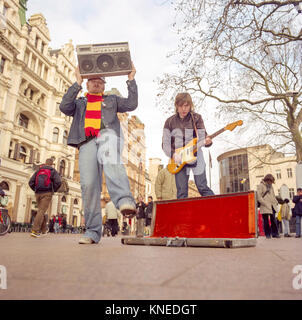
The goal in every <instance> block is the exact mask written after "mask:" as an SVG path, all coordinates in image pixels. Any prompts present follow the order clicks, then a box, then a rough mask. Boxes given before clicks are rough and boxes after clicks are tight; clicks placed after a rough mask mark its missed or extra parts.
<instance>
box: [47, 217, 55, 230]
mask: <svg viewBox="0 0 302 320" xmlns="http://www.w3.org/2000/svg"><path fill="white" fill-rule="evenodd" d="M54 217H55V216H54V215H52V216H51V218H50V220H49V223H48V228H49V232H54Z"/></svg>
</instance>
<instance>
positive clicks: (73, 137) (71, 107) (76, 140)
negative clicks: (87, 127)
mask: <svg viewBox="0 0 302 320" xmlns="http://www.w3.org/2000/svg"><path fill="white" fill-rule="evenodd" d="M127 85H128V98H122V97H119V96H116V95H108V96H106V95H104V102H103V103H102V112H101V123H102V128H106V129H111V130H113V131H114V132H115V133H116V135H117V136H118V137H120V138H123V136H122V134H123V133H122V130H121V126H120V122H119V119H118V117H117V113H118V112H129V111H133V110H135V109H136V108H137V105H138V95H137V85H136V82H135V80H131V81H129V80H128V81H127ZM81 89H82V86H80V85H79V84H78V83H77V82H75V83H74V84H73V85H72V86H71V87H70V88H69V89H68V90H67V92H66V93H65V95H64V96H63V99H62V102H61V104H60V110H61V111H62V112H63V113H64V114H66V115H67V116H71V117H73V121H72V124H71V127H70V132H69V136H68V139H67V144H68V145H69V146H73V147H78V145H79V144H81V143H83V142H84V141H85V140H86V137H85V131H84V124H85V114H86V105H87V99H86V98H84V97H81V98H79V99H77V95H78V93H79V92H80V90H81Z"/></svg>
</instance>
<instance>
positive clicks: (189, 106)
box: [162, 92, 214, 199]
mask: <svg viewBox="0 0 302 320" xmlns="http://www.w3.org/2000/svg"><path fill="white" fill-rule="evenodd" d="M174 105H175V114H174V115H173V116H171V117H169V118H168V119H167V120H166V122H165V125H164V129H163V138H162V148H163V151H164V152H165V154H166V155H167V156H168V157H169V158H171V160H173V161H174V162H175V163H176V164H177V165H180V164H181V161H182V157H181V155H180V154H179V153H177V152H175V151H176V149H179V148H183V147H184V146H186V145H187V144H189V143H190V142H191V143H193V141H196V140H193V139H197V140H198V144H201V143H202V145H203V146H205V147H210V146H211V145H212V139H211V138H210V137H209V136H208V135H207V132H206V130H205V126H204V122H203V119H202V117H201V115H200V114H198V113H196V112H194V111H193V108H194V105H193V101H192V98H191V96H190V94H189V93H186V92H185V93H179V94H177V96H176V98H175V102H174ZM205 167H206V165H205V161H204V157H203V153H202V149H201V148H200V147H199V148H198V149H197V154H196V161H195V162H194V163H190V164H186V165H184V167H183V168H182V169H181V170H180V171H179V172H177V173H176V174H175V181H176V188H177V199H183V198H187V197H188V190H189V185H188V181H189V175H190V171H191V170H192V172H193V174H194V181H195V184H196V187H197V189H198V191H199V193H200V195H201V196H211V195H214V192H213V191H212V190H211V189H210V188H209V187H208V185H207V178H206V170H205Z"/></svg>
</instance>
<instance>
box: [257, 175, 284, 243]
mask: <svg viewBox="0 0 302 320" xmlns="http://www.w3.org/2000/svg"><path fill="white" fill-rule="evenodd" d="M273 183H275V178H274V176H273V175H272V174H267V175H266V176H265V177H264V179H263V180H262V181H261V182H260V184H259V185H258V186H257V199H258V201H259V203H260V212H261V214H262V219H263V224H264V233H265V236H266V238H267V239H270V238H271V237H273V238H280V236H279V233H278V227H277V222H276V218H275V213H276V212H278V201H277V199H276V196H275V192H274V188H273ZM269 222H270V223H269ZM270 224H271V225H270Z"/></svg>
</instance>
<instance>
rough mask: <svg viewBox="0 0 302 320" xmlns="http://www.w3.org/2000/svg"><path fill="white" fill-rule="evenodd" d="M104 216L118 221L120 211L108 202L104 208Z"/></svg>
mask: <svg viewBox="0 0 302 320" xmlns="http://www.w3.org/2000/svg"><path fill="white" fill-rule="evenodd" d="M105 215H106V217H107V219H108V220H109V219H118V218H119V217H120V215H121V213H120V211H119V210H118V209H117V208H116V207H115V205H114V204H113V202H112V201H109V202H108V203H107V204H106V206H105Z"/></svg>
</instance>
